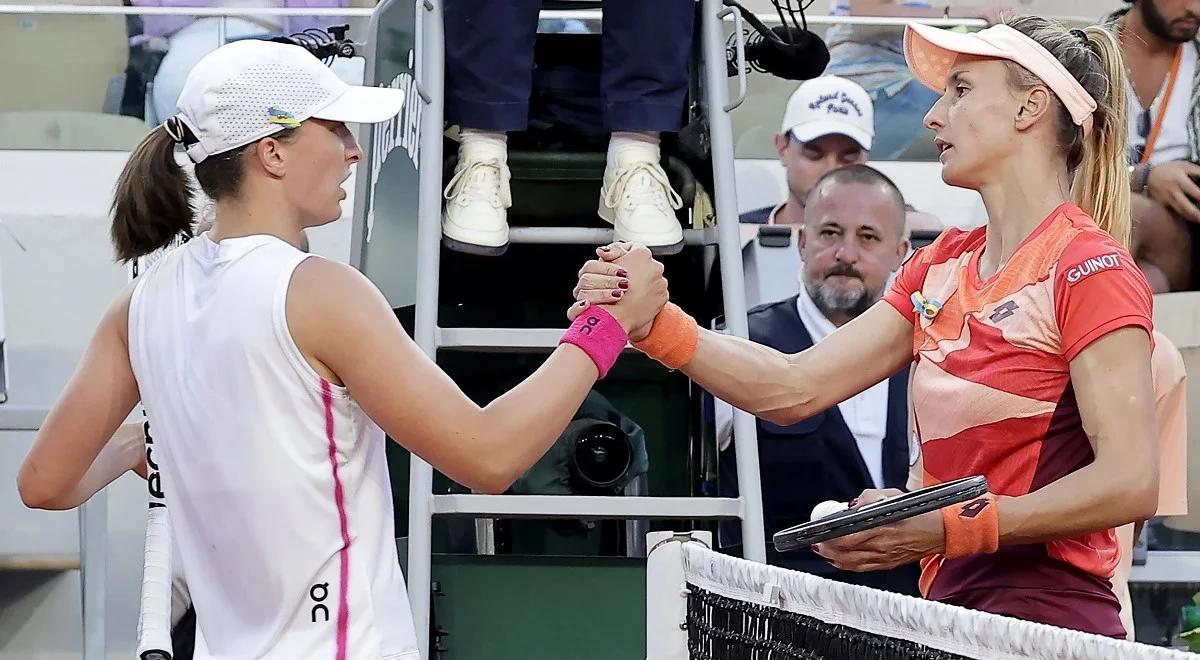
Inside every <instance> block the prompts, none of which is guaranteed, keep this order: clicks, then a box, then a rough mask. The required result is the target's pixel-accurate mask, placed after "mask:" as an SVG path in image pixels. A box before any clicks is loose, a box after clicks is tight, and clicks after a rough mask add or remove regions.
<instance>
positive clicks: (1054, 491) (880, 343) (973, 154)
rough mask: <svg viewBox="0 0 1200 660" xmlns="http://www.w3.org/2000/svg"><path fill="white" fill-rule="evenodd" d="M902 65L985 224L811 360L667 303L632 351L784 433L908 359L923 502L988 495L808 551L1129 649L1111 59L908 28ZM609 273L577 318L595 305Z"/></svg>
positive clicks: (1150, 403) (1003, 32) (1115, 69)
mask: <svg viewBox="0 0 1200 660" xmlns="http://www.w3.org/2000/svg"><path fill="white" fill-rule="evenodd" d="M905 52H906V55H907V58H908V63H909V66H910V67H911V68H912V70H913V72H914V74H915V75H916V77H917V78H918V79H919V80H921V81H922V82H923V83H925V84H926V85H927V86H929V87H931V88H933V89H935V90H937V91H939V92H942V93H943V96H942V97H941V99H940V100H939V101H938V102H937V103H936V104H935V105H934V107H933V108H932V109H931V110H930V112H929V114H928V115H927V116H926V124H927V125H928V126H929V128H930V129H931V130H932V131H933V133H934V139H935V141H936V143H937V145H938V147H939V148H940V149H941V162H942V164H943V169H942V178H943V179H944V180H945V181H946V183H948V184H950V185H953V186H958V187H962V188H969V189H973V190H976V191H978V192H979V194H980V195H981V196H982V198H983V202H984V205H985V206H986V209H987V214H988V222H987V225H986V226H985V227H980V228H978V229H975V230H973V231H959V230H957V229H949V230H947V231H945V232H944V233H943V234H942V235H941V236H940V237H939V239H938V240H937V241H936V242H935V243H934V244H932V245H930V246H928V247H927V248H924V249H922V250H921V251H919V252H918V253H916V254H915V255H914V256H913V257H912V258H911V259H910V260H909V262H908V263H907V264H905V265H904V267H903V269H902V270H901V272H900V273H899V275H898V277H897V279H896V282H895V285H894V287H893V289H892V290H891V291H890V292H889V293H888V294H887V295H886V296H885V298H884V301H881V303H879V304H877V305H876V306H875V307H873V308H872V309H870V310H868V311H867V312H866V313H865V314H863V315H861V316H859V317H858V318H857V319H855V320H854V321H851V322H850V323H848V324H846V325H845V326H843V327H842V328H840V329H839V330H838V331H837V332H835V333H833V334H832V335H830V336H829V337H828V338H826V339H825V341H823V342H821V343H819V344H817V345H816V346H815V347H813V348H811V349H809V350H807V351H805V352H803V353H800V354H797V355H782V354H780V353H778V352H776V351H774V350H772V349H770V348H767V347H764V346H758V345H755V344H752V343H749V342H746V341H743V340H740V339H737V338H733V337H728V336H724V335H721V334H717V333H713V332H709V331H706V330H701V329H699V328H698V327H697V325H696V323H695V322H694V321H693V320H692V319H691V318H689V317H687V316H686V315H685V314H683V313H682V312H681V311H680V310H679V309H678V308H675V307H674V306H672V305H668V306H667V307H666V308H665V309H664V311H663V312H662V313H660V314H659V316H658V317H657V319H656V320H655V322H654V326H653V330H652V332H651V333H650V335H649V336H648V337H647V338H646V339H645V340H643V341H641V342H638V343H637V346H638V347H639V348H640V349H642V350H643V351H644V352H645V353H647V354H648V355H650V356H652V357H654V358H656V359H658V360H659V361H660V362H662V363H664V364H665V365H667V366H668V367H670V368H675V369H681V370H682V371H683V372H684V373H686V374H687V375H688V376H690V377H691V378H692V379H693V380H695V381H696V382H697V383H699V384H700V385H701V386H702V387H704V388H705V389H706V390H708V391H709V392H711V393H712V394H713V395H715V396H717V397H719V398H720V399H722V400H725V401H728V402H730V403H732V404H733V405H735V406H738V407H740V408H742V409H744V410H746V411H748V412H750V413H752V414H754V415H756V416H759V417H762V418H765V419H768V420H770V421H772V422H775V423H777V424H782V425H787V424H792V423H795V422H796V421H798V420H801V419H804V418H805V417H807V416H810V415H812V414H815V413H817V412H819V411H821V410H824V409H826V408H829V407H831V406H833V405H835V404H836V403H837V402H839V401H842V400H844V399H846V398H848V397H850V396H852V395H854V394H855V393H857V392H860V391H862V390H864V389H866V388H867V387H869V386H870V385H872V384H874V383H876V382H879V381H881V380H883V379H885V378H887V377H889V376H891V375H892V374H894V373H896V372H897V371H898V370H900V369H901V368H902V367H903V366H904V365H906V364H909V363H910V362H913V361H914V360H915V366H914V367H913V402H912V404H913V407H914V409H915V413H916V427H917V429H918V433H919V436H920V440H921V451H922V453H923V459H924V470H925V474H924V485H926V486H928V485H932V484H935V483H939V482H945V481H949V480H951V479H955V478H959V477H965V476H969V475H976V474H982V475H985V476H986V477H987V479H988V482H989V484H990V489H991V491H992V494H991V495H988V496H986V497H984V498H981V499H980V500H978V501H974V502H970V503H967V504H966V505H960V506H956V507H948V508H946V509H944V510H942V511H941V512H934V513H931V514H925V515H923V516H918V517H915V518H911V519H908V520H906V521H902V522H899V523H896V524H893V525H889V526H885V527H879V528H876V529H872V530H867V531H864V532H861V533H858V534H854V535H851V536H847V537H844V538H841V539H837V540H833V541H829V542H826V543H822V544H820V545H819V547H817V548H816V549H817V551H818V552H819V553H820V554H821V555H822V556H824V557H825V558H826V559H827V560H828V561H830V562H832V563H833V564H834V565H835V566H838V567H839V568H845V569H850V570H873V569H886V568H891V567H894V566H898V565H901V564H905V563H909V562H914V561H918V560H920V561H921V563H922V568H923V570H922V580H921V587H922V592H923V593H924V594H925V595H926V596H927V597H929V598H932V599H936V600H940V601H943V602H947V603H954V604H958V605H962V606H966V607H971V608H976V609H980V610H986V611H989V612H994V613H997V614H1003V615H1010V616H1014V617H1018V618H1022V619H1028V620H1033V621H1040V622H1043V623H1049V624H1053V625H1058V626H1062V627H1066V628H1073V629H1076V630H1082V631H1086V632H1091V633H1097V634H1101V635H1110V636H1114V637H1121V636H1122V635H1123V630H1122V626H1121V621H1120V617H1119V606H1118V603H1117V600H1116V598H1115V597H1114V596H1113V593H1112V589H1111V587H1110V584H1109V581H1108V580H1109V577H1110V576H1111V575H1112V574H1113V568H1114V566H1115V565H1116V563H1117V559H1118V546H1117V540H1116V536H1115V533H1114V528H1115V527H1117V526H1119V525H1123V524H1125V523H1129V522H1132V521H1138V520H1144V519H1146V518H1147V517H1149V516H1150V515H1152V514H1153V513H1154V510H1155V506H1156V498H1157V493H1158V490H1157V489H1158V486H1157V479H1158V477H1157V455H1158V454H1157V452H1156V451H1155V449H1154V447H1155V444H1154V443H1155V419H1154V394H1153V388H1152V383H1151V372H1150V348H1151V339H1150V333H1151V330H1152V323H1151V306H1152V302H1153V301H1152V297H1151V294H1150V289H1149V287H1148V286H1147V284H1146V281H1145V279H1144V278H1143V276H1142V274H1141V272H1140V271H1139V270H1138V269H1137V267H1136V266H1135V265H1134V263H1133V260H1132V259H1131V258H1130V256H1129V253H1128V252H1127V251H1126V249H1125V247H1124V244H1125V242H1126V241H1127V239H1128V235H1129V229H1130V228H1129V192H1128V189H1129V182H1128V179H1127V175H1126V174H1125V131H1126V123H1125V122H1126V119H1125V107H1126V106H1125V98H1124V94H1125V91H1124V90H1125V74H1124V70H1123V68H1122V64H1121V59H1120V55H1119V52H1118V50H1117V44H1116V42H1115V41H1114V40H1113V38H1112V36H1111V35H1110V34H1109V33H1108V32H1106V31H1104V30H1101V29H1099V28H1095V27H1093V28H1088V29H1087V30H1083V31H1080V30H1067V29H1066V28H1065V27H1063V26H1061V25H1059V24H1056V23H1053V22H1051V21H1048V20H1045V19H1042V18H1037V17H1022V18H1018V19H1013V20H1009V21H1007V23H1006V24H1001V25H996V26H993V27H990V28H988V29H986V30H983V31H981V32H978V33H974V34H960V33H955V32H950V31H945V30H940V29H935V28H931V27H927V26H920V25H910V26H909V27H908V28H907V31H906V34H905ZM1072 182H1073V186H1072ZM620 252H621V249H620V248H619V247H618V248H617V249H615V250H614V249H610V250H609V251H608V254H619V253H620ZM601 257H602V260H601V261H598V262H591V263H589V265H588V266H587V267H586V269H585V270H586V273H585V275H584V278H585V279H584V280H583V281H582V282H581V287H582V288H583V289H584V290H583V291H581V292H580V294H579V296H578V297H579V298H580V300H581V302H580V303H577V304H576V305H575V306H574V307H572V310H571V314H575V313H577V312H579V311H580V310H583V309H586V308H588V307H590V304H591V303H600V302H605V300H604V296H606V295H608V289H611V288H612V287H611V286H605V285H604V278H605V277H607V276H610V275H609V273H610V269H611V267H612V265H611V264H607V263H604V261H603V259H605V258H606V257H604V256H603V255H601ZM844 285H845V286H846V287H855V286H861V283H859V282H854V281H847V282H845V283H844ZM886 494H887V493H883V494H882V495H886ZM880 496H881V494H880V493H866V494H864V497H863V498H860V499H861V500H862V501H864V502H865V501H868V500H872V499H878V498H879V497H880Z"/></svg>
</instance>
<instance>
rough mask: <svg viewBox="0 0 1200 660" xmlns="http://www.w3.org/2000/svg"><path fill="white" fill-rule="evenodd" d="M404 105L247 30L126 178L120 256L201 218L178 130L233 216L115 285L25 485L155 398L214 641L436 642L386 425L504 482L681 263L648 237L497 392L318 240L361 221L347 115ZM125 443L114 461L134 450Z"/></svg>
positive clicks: (195, 590) (358, 650) (190, 85)
mask: <svg viewBox="0 0 1200 660" xmlns="http://www.w3.org/2000/svg"><path fill="white" fill-rule="evenodd" d="M400 108H401V98H400V92H399V91H397V90H390V89H385V88H370V87H350V86H347V85H346V84H345V83H343V82H342V81H340V80H338V78H337V76H335V75H334V74H333V73H332V72H330V71H329V70H328V69H327V68H326V67H325V66H324V65H323V64H322V63H321V61H320V60H318V59H317V58H315V57H313V56H312V55H311V54H310V53H309V52H308V51H306V50H304V49H302V48H299V47H296V46H286V45H282V44H277V43H270V42H265V41H240V42H235V43H231V44H228V45H226V46H223V47H221V48H219V49H217V50H216V51H214V52H213V53H210V54H209V55H208V56H206V57H205V58H204V59H203V60H201V62H199V63H198V64H197V65H196V66H195V67H194V68H193V70H192V72H191V73H190V74H189V76H188V80H187V82H186V84H185V86H184V90H183V93H182V95H181V97H180V102H179V109H180V112H179V114H177V115H175V116H174V117H171V118H170V119H168V120H167V122H165V123H164V125H163V126H160V127H158V128H155V129H154V130H153V131H151V132H150V134H149V135H148V136H147V137H146V138H145V139H144V140H143V141H142V143H141V144H140V145H139V146H138V148H137V149H136V150H135V151H134V153H133V154H132V155H131V157H130V160H129V162H128V163H127V165H126V167H125V170H124V171H123V172H122V174H121V177H120V178H119V180H118V184H117V190H116V198H115V202H114V204H113V210H114V218H113V227H112V234H113V239H114V243H115V245H116V251H117V256H118V257H119V258H120V259H122V260H129V259H132V258H134V257H138V256H141V255H145V254H149V253H152V252H155V251H157V250H159V249H160V248H163V247H165V246H167V245H168V244H170V243H171V242H172V241H173V240H174V239H175V238H176V237H177V236H178V235H179V234H181V233H182V234H190V233H191V222H192V217H193V216H192V207H191V203H192V199H191V190H190V187H189V183H188V177H187V176H186V174H185V173H184V171H183V170H182V169H181V168H180V167H179V166H178V164H177V163H176V161H175V149H176V147H179V146H181V147H182V148H183V149H184V150H185V151H186V153H187V155H188V157H189V158H190V159H191V160H192V162H194V163H195V164H196V167H195V175H196V178H197V180H198V181H199V183H200V186H201V188H203V190H204V192H205V193H207V195H208V196H209V197H210V198H212V199H213V200H214V201H215V203H216V221H215V225H214V227H213V229H212V230H210V231H208V232H206V233H204V234H201V235H199V236H196V237H195V238H193V239H192V240H190V241H188V242H187V243H185V244H184V245H182V246H180V247H179V248H177V249H175V250H173V251H170V252H168V253H167V254H166V255H165V256H163V257H162V258H161V259H159V260H158V261H156V262H155V264H154V265H153V266H151V268H150V269H149V270H148V271H147V272H146V273H144V274H142V275H140V276H139V277H138V278H137V279H136V280H135V281H134V282H133V283H132V284H131V286H130V287H129V288H127V289H126V290H125V291H123V292H122V293H121V294H119V295H118V296H117V298H116V300H115V301H114V302H113V303H112V305H111V306H110V307H109V309H108V311H107V312H106V314H105V315H104V317H103V319H102V320H101V321H100V325H99V328H98V329H97V330H96V332H95V334H94V336H93V338H92V341H91V343H90V345H89V346H88V348H87V351H86V352H85V354H84V356H83V359H82V362H81V364H80V365H79V367H78V369H77V371H76V373H75V375H74V376H73V377H72V379H71V381H70V382H69V383H68V384H67V386H66V388H65V389H64V391H63V392H62V394H61V396H60V397H59V400H58V401H57V402H56V403H55V405H54V408H53V409H52V410H51V411H50V414H49V416H48V417H47V418H46V421H45V423H44V424H43V426H42V428H41V429H40V431H39V432H38V435H37V438H36V440H35V442H34V446H33V448H32V449H31V450H30V452H29V454H28V456H27V457H26V459H25V462H24V464H23V465H22V466H21V470H20V473H19V476H18V488H19V490H20V493H21V497H22V499H23V500H24V501H25V502H26V504H28V505H30V506H36V507H43V508H55V507H62V506H70V505H72V504H74V503H76V502H77V501H78V500H79V498H80V496H81V495H84V496H86V494H87V493H86V491H87V490H88V489H90V488H91V487H92V486H89V485H88V484H89V483H92V482H90V481H87V480H85V479H84V476H85V475H86V474H88V471H89V468H90V467H92V466H93V464H94V463H95V462H96V459H97V456H98V455H99V454H100V453H101V450H102V448H103V447H104V446H105V444H106V443H107V442H108V441H109V439H110V438H111V437H112V436H113V434H114V432H115V431H116V430H117V428H118V426H120V425H121V424H122V422H123V421H124V420H125V419H126V418H127V417H128V416H129V414H130V412H131V411H132V410H133V408H134V406H135V405H136V404H137V403H138V401H139V400H140V401H141V402H142V403H143V404H144V406H145V409H146V412H147V415H148V417H149V421H150V424H151V427H152V428H153V429H154V436H155V444H154V448H155V452H154V456H155V459H156V463H157V466H158V468H159V469H160V471H161V475H162V478H163V483H164V484H165V490H166V491H167V493H168V498H169V500H170V507H171V508H170V511H171V520H170V531H171V534H172V539H173V543H172V545H173V551H174V552H176V553H177V554H178V556H179V557H180V559H181V564H182V568H183V573H184V574H185V575H186V576H187V580H188V589H189V592H190V595H191V597H192V601H193V602H194V604H195V609H196V613H197V616H198V626H197V640H196V650H195V657H196V658H197V659H198V660H199V659H204V658H214V657H221V658H231V657H239V658H242V657H245V658H248V657H254V658H274V659H284V658H287V659H291V658H307V657H328V658H337V659H338V660H347V659H351V660H412V659H415V658H418V657H420V656H419V654H418V649H417V644H416V635H415V631H414V628H413V625H412V617H411V614H410V612H409V607H408V598H407V595H406V593H405V587H404V579H403V576H402V575H401V572H400V565H399V561H398V558H397V555H396V544H395V534H394V532H393V524H392V521H393V511H392V493H391V487H390V480H389V479H388V475H387V465H386V461H385V453H384V431H386V432H387V435H388V436H390V437H391V438H393V439H394V440H396V441H397V442H399V443H400V444H401V445H403V446H405V447H406V448H408V449H409V450H411V451H412V452H413V453H415V454H417V455H418V456H420V457H421V458H423V459H425V460H426V461H428V462H429V463H431V464H432V465H433V466H434V467H435V468H437V469H438V470H440V471H442V472H443V473H445V474H446V475H447V476H449V477H450V478H452V479H454V480H455V481H457V482H459V483H461V484H463V485H465V486H468V487H470V488H472V489H475V490H479V491H485V492H499V491H504V490H506V489H507V488H508V486H509V485H510V484H511V483H512V482H513V481H514V480H515V479H516V478H517V477H518V476H520V475H521V474H522V473H523V472H524V471H525V470H527V469H528V468H529V467H530V466H531V465H533V463H534V462H535V461H537V460H538V458H540V457H541V456H542V454H544V453H545V451H546V450H547V449H548V448H549V447H550V446H551V445H552V444H553V442H554V441H555V439H556V438H557V437H558V436H559V435H560V434H561V433H562V431H563V430H564V429H565V428H566V426H567V424H568V422H570V420H571V418H572V416H573V415H574V414H575V412H576V411H577V410H578V408H579V406H580V404H581V403H582V402H583V400H584V397H585V396H586V395H587V394H588V392H589V391H590V390H591V388H592V387H593V385H594V384H595V382H596V380H597V379H598V378H602V377H603V376H604V374H605V373H606V372H607V371H608V369H609V368H610V367H611V366H612V364H613V362H615V360H616V359H617V356H618V355H619V354H620V353H621V351H622V350H623V349H624V347H625V346H626V344H627V341H628V339H629V336H628V334H627V330H628V329H630V328H638V327H641V326H645V327H646V328H647V329H648V326H649V323H650V321H651V320H652V319H653V318H654V315H655V313H657V312H658V310H659V309H660V308H661V307H662V305H663V304H664V303H665V302H666V299H667V295H666V281H665V280H663V279H662V276H661V273H662V267H661V265H659V264H657V263H655V262H654V261H653V260H651V259H650V257H649V251H648V250H645V249H642V250H640V251H638V252H636V253H635V254H632V255H630V258H629V259H627V260H623V261H622V262H621V263H622V266H621V267H622V268H623V269H625V272H623V273H622V274H621V279H622V280H624V281H625V282H627V283H628V284H629V287H630V288H632V289H635V290H636V291H637V293H634V294H629V295H622V296H621V300H620V303H619V304H618V305H616V306H615V307H612V308H611V310H612V311H611V313H609V312H601V310H600V309H599V308H595V309H593V310H592V311H593V312H596V313H594V314H584V315H581V316H579V317H578V320H577V321H576V323H574V324H573V325H572V326H571V328H570V329H568V330H567V332H566V333H564V335H563V338H562V340H561V344H562V345H560V346H559V347H558V348H557V349H556V350H555V351H554V352H553V353H552V354H551V355H550V356H549V358H548V359H547V360H546V362H545V363H544V364H543V365H542V367H541V368H539V369H538V371H537V372H535V373H534V374H533V375H532V376H530V377H529V378H528V379H526V380H525V381H524V382H523V383H521V384H520V385H518V386H517V387H516V388H514V389H513V390H512V391H511V392H508V393H507V394H505V395H503V396H501V397H499V398H498V399H497V400H495V401H494V402H492V403H491V404H490V405H488V406H486V407H483V408H481V407H479V406H477V405H476V404H475V403H474V402H472V401H471V400H470V399H469V398H468V397H467V396H466V395H464V394H463V392H462V391H461V390H460V389H459V388H458V387H457V386H456V385H455V383H454V382H453V381H452V380H451V379H450V378H449V377H447V376H446V375H445V374H444V373H443V372H442V371H441V370H439V369H438V367H437V365H436V364H435V363H434V362H433V361H432V360H430V359H429V358H428V357H427V356H426V355H425V354H424V353H423V352H422V351H421V350H420V349H419V348H418V347H417V346H416V344H415V343H414V342H413V341H412V340H411V339H410V338H409V337H408V334H407V333H406V332H405V331H404V329H403V328H402V327H401V326H400V324H399V322H398V321H397V320H396V316H395V314H394V313H393V311H392V309H391V307H390V306H389V305H388V304H387V301H386V300H385V299H384V297H383V296H382V295H381V294H380V292H379V291H378V289H376V288H375V287H374V286H373V285H372V284H371V283H370V282H369V281H368V280H367V279H366V278H365V277H363V276H362V275H361V274H360V273H358V272H357V271H355V270H353V269H352V268H350V267H348V266H346V265H345V264H340V263H336V262H332V261H327V260H324V259H319V258H313V257H311V256H310V255H307V254H305V253H304V252H302V251H301V250H299V249H297V246H299V245H300V244H301V236H302V231H303V230H304V228H305V227H313V226H318V225H323V224H326V223H329V222H332V221H334V220H336V219H337V218H338V217H340V216H341V200H342V199H343V198H344V197H345V192H344V191H343V190H342V188H341V186H342V183H343V182H344V181H345V179H346V178H347V177H348V176H349V175H350V167H351V166H352V165H353V164H354V163H356V162H357V161H358V160H359V159H360V158H361V157H362V152H361V151H360V149H359V147H358V145H357V144H356V142H355V140H354V137H353V135H352V134H351V133H350V131H349V130H348V129H347V127H346V125H345V123H344V122H356V123H368V122H378V121H384V120H386V119H388V118H390V117H392V116H394V115H395V114H396V113H397V112H398V111H399V110H400ZM615 288H618V287H615ZM637 336H639V335H637V334H636V333H635V334H634V337H637ZM380 427H382V429H381V428H380ZM113 452H114V453H113V454H112V455H111V456H109V457H108V458H111V459H112V461H113V462H112V463H111V465H112V466H116V467H117V468H119V467H120V466H121V465H125V466H131V465H134V464H135V463H134V461H133V457H132V455H131V454H129V452H126V453H125V454H124V455H123V454H122V452H121V451H119V448H118V449H114V450H113ZM105 462H107V460H106V461H105ZM103 468H104V466H100V468H98V470H97V472H96V475H97V476H98V477H100V478H101V481H102V480H103V479H105V478H108V476H107V475H110V474H111V470H109V469H103ZM81 482H82V484H83V485H82V486H81ZM81 488H82V490H81Z"/></svg>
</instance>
